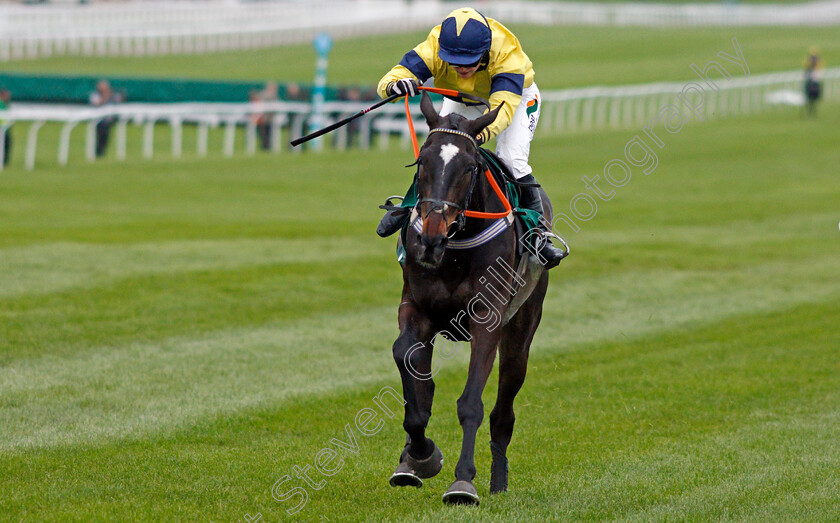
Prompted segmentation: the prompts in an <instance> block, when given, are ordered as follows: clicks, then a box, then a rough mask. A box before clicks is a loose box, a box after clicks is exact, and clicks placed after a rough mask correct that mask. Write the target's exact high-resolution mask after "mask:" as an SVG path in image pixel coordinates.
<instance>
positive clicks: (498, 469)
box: [490, 441, 508, 494]
mask: <svg viewBox="0 0 840 523" xmlns="http://www.w3.org/2000/svg"><path fill="white" fill-rule="evenodd" d="M490 452H491V454H492V455H493V463H492V465H491V466H490V494H499V493H500V492H507V487H508V460H507V456H505V453H504V452H502V449H500V448H499V447H498V445H496V444H495V443H493V442H492V441H491V442H490Z"/></svg>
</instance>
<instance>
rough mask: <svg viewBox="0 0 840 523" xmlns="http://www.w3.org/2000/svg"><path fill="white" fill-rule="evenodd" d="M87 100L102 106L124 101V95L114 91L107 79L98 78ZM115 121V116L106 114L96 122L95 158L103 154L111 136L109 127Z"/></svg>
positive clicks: (95, 105) (94, 104)
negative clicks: (94, 88)
mask: <svg viewBox="0 0 840 523" xmlns="http://www.w3.org/2000/svg"><path fill="white" fill-rule="evenodd" d="M89 100H90V104H91V105H93V106H94V107H102V106H105V105H111V104H117V103H120V102H123V101H125V95H124V94H122V93H116V92H114V90H113V89H111V83H110V82H109V81H108V80H99V82H97V84H96V90H95V91H93V92H92V93H90V97H89ZM116 121H117V117H116V116H114V115H107V116H105V117H104V118H102V119H101V120H99V123H97V124H96V157H97V158H101V157H103V156H105V151H106V149H107V148H108V139H109V137H110V136H111V127H112V126H113V125H114V123H116Z"/></svg>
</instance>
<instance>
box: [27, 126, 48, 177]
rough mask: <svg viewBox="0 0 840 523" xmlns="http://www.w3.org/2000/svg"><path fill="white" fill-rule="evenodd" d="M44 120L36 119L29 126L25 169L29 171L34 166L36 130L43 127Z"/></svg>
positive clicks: (36, 144)
mask: <svg viewBox="0 0 840 523" xmlns="http://www.w3.org/2000/svg"><path fill="white" fill-rule="evenodd" d="M44 123H45V122H44V120H37V121H34V122H32V125H30V126H29V133H28V135H27V140H26V159H25V165H26V170H27V171H31V170H32V169H34V168H35V152H36V150H37V148H38V130H39V129H40V128H41V127H43V125H44Z"/></svg>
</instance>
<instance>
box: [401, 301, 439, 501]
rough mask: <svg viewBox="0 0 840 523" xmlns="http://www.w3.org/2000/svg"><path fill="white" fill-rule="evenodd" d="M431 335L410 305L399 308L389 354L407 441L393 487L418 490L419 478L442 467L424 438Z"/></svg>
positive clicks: (431, 443)
mask: <svg viewBox="0 0 840 523" xmlns="http://www.w3.org/2000/svg"><path fill="white" fill-rule="evenodd" d="M433 335H434V333H433V332H432V324H431V322H430V321H429V320H428V319H427V318H426V317H425V316H424V315H423V314H422V313H420V312H419V311H418V310H417V308H416V307H415V306H414V305H413V304H412V303H411V302H407V301H404V302H403V304H402V305H401V306H400V335H399V337H398V338H397V340H396V341H395V342H394V347H393V354H394V361H395V363H396V364H397V368H398V369H399V371H400V378H401V379H402V385H403V397H404V399H405V401H406V403H405V418H404V420H403V428H404V429H405V431H406V434H407V437H406V447H405V449H404V450H403V453H402V454H401V455H400V465H399V467H397V470H396V471H395V472H394V474H393V475H392V476H391V481H390V482H391V485H393V486H409V485H410V486H416V487H420V486H422V485H423V482H422V478H429V477H432V476H434V475H436V474H437V473H438V472H440V469H441V466H442V462H443V455H442V454H441V452H440V449H438V448H437V446H436V445H435V443H434V441H432V440H431V439H429V438H427V437H426V426H427V425H428V423H429V417H430V416H431V413H432V399H433V396H434V382H433V381H432V376H431V374H432V373H431V363H432V350H433V344H432V338H433Z"/></svg>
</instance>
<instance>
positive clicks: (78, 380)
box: [0, 256, 840, 451]
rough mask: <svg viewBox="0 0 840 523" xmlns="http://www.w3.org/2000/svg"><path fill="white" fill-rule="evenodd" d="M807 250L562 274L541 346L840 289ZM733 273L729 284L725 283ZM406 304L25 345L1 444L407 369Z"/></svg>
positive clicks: (29, 443) (183, 417) (676, 325)
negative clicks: (49, 349) (44, 348)
mask: <svg viewBox="0 0 840 523" xmlns="http://www.w3.org/2000/svg"><path fill="white" fill-rule="evenodd" d="M803 261H804V260H799V262H798V263H797V264H791V263H789V262H786V261H778V262H772V263H765V264H762V265H756V266H754V267H748V268H739V269H736V270H729V271H720V272H705V273H704V272H698V271H670V272H659V271H649V272H641V271H633V272H630V273H623V274H621V275H619V276H603V277H599V278H594V279H587V280H575V281H572V282H563V281H562V280H561V279H560V278H559V277H558V278H557V280H559V281H557V282H555V283H554V284H553V286H552V288H551V292H550V299H549V300H550V302H549V307H548V311H547V313H546V314H545V315H544V317H543V321H542V326H541V329H540V332H539V333H538V335H537V338H536V341H535V343H534V346H533V349H532V350H533V353H534V355H535V356H539V355H548V354H553V353H556V352H558V351H568V350H570V349H571V348H573V347H583V346H587V345H591V344H593V343H598V342H604V341H608V340H615V339H628V340H629V339H635V338H638V337H641V336H646V335H651V334H654V333H661V332H667V331H671V330H674V329H688V328H691V327H692V326H694V325H697V324H702V323H708V322H713V321H719V320H720V319H722V318H725V317H728V316H730V315H736V314H750V313H757V312H771V311H775V310H783V309H785V308H789V307H791V306H792V305H795V304H799V303H817V302H822V301H826V300H830V299H833V298H836V297H837V296H840V281H838V280H837V278H836V277H835V276H836V271H835V268H836V263H835V260H834V258H833V257H831V256H825V257H816V258H812V259H810V260H808V263H802V262H803ZM557 274H558V276H559V275H560V274H562V273H557ZM722 281H723V282H725V283H726V284H727V285H728V289H729V290H728V291H727V292H726V293H723V294H722V293H721V292H720V285H721V282H722ZM773 282H778V283H775V284H774V283H773ZM607 304H608V305H607ZM395 309H396V304H394V305H393V306H387V307H378V308H371V309H367V310H364V311H359V312H350V313H344V314H334V315H323V314H322V315H319V316H318V317H315V318H308V319H305V320H303V321H301V322H299V323H296V324H293V325H282V326H277V327H265V328H257V329H241V330H240V329H235V330H221V331H218V332H216V333H213V334H210V335H202V336H198V337H186V338H183V337H180V338H171V339H166V340H163V341H162V342H156V343H132V344H129V345H124V346H115V347H101V348H99V349H98V350H95V351H93V352H89V353H84V354H81V355H76V356H69V357H57V356H53V355H45V356H43V357H40V358H30V359H26V358H24V359H18V360H16V361H14V362H13V363H12V364H11V365H9V366H7V367H5V368H2V369H0V378H2V379H0V384H2V385H0V397H2V400H0V401H2V413H3V416H4V420H5V423H3V425H2V428H1V429H0V430H1V431H2V433H0V436H2V437H0V449H2V450H4V451H12V450H20V449H24V448H29V447H41V446H50V445H57V444H80V443H87V442H96V441H99V442H102V441H107V440H109V439H113V438H122V437H144V436H146V435H148V434H150V433H156V432H159V431H164V432H165V431H168V430H172V429H175V428H181V427H184V426H187V425H189V424H190V423H194V422H195V421H197V420H198V419H200V418H201V417H203V416H208V415H211V414H214V413H219V412H234V411H236V410H237V409H240V408H244V407H251V406H257V405H260V404H263V403H265V402H278V401H283V400H285V399H288V398H292V397H296V396H300V395H309V394H320V393H325V392H331V391H335V390H339V389H343V388H354V387H359V386H363V385H365V384H367V383H371V382H372V381H376V380H382V379H384V378H385V377H387V376H393V377H396V370H395V368H394V366H393V362H392V360H391V357H390V350H389V348H390V345H391V343H392V342H393V339H394V338H395V336H396V324H395V323H396V322H395V315H396V313H395ZM558 312H559V313H558ZM360 326H364V328H363V329H360V328H359V327H360ZM468 353H469V350H468V348H466V347H465V346H462V350H460V351H459V353H458V354H457V355H456V357H455V358H453V359H451V360H448V361H442V362H441V365H442V368H443V369H444V370H446V371H453V370H455V369H459V368H463V365H464V362H465V359H466V358H467V356H468Z"/></svg>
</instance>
